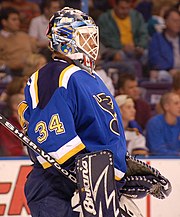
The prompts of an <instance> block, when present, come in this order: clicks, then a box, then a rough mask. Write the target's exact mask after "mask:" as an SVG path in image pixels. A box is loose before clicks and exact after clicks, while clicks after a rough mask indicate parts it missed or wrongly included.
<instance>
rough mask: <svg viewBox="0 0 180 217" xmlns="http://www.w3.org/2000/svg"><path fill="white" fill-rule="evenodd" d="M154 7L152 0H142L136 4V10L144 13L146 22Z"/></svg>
mask: <svg viewBox="0 0 180 217" xmlns="http://www.w3.org/2000/svg"><path fill="white" fill-rule="evenodd" d="M152 7H153V2H152V0H140V1H139V2H138V3H137V5H136V10H137V11H139V12H140V13H141V14H142V15H143V17H144V20H145V22H146V23H147V22H148V20H149V19H150V17H151V13H152Z"/></svg>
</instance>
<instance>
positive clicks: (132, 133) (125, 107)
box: [115, 95, 148, 155]
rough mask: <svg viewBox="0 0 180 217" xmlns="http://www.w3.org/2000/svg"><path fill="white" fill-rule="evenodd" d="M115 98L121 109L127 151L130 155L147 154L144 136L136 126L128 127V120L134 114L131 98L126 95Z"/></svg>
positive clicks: (133, 117) (131, 119) (131, 118)
mask: <svg viewBox="0 0 180 217" xmlns="http://www.w3.org/2000/svg"><path fill="white" fill-rule="evenodd" d="M115 100H116V102H117V104H118V106H119V109H120V111H121V115H122V122H123V127H124V130H125V137H126V144H127V150H128V152H129V153H130V154H131V155H148V149H147V147H146V140H145V137H144V136H143V135H142V134H141V133H139V131H138V129H137V128H132V127H130V122H131V121H134V120H135V114H136V109H135V107H134V101H133V99H132V98H131V97H129V96H128V95H118V96H116V97H115Z"/></svg>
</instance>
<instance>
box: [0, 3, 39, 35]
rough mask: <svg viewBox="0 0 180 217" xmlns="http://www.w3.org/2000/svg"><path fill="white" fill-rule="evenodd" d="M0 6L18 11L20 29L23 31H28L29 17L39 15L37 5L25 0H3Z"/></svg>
mask: <svg viewBox="0 0 180 217" xmlns="http://www.w3.org/2000/svg"><path fill="white" fill-rule="evenodd" d="M1 7H2V8H7V7H12V8H15V9H16V10H17V11H19V14H20V21H21V25H20V30H21V31H25V32H28V28H29V24H30V22H31V19H32V18H33V17H36V16H39V15H40V8H39V5H38V4H37V3H33V2H29V1H27V0H11V1H3V2H2V3H1Z"/></svg>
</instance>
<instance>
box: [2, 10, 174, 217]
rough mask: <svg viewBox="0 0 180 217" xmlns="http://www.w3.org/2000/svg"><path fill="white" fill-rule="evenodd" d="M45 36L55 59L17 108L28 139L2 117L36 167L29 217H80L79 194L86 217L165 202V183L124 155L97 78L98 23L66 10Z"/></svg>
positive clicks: (118, 216) (117, 118)
mask: <svg viewBox="0 0 180 217" xmlns="http://www.w3.org/2000/svg"><path fill="white" fill-rule="evenodd" d="M105 28H106V27H105ZM47 37H48V39H49V47H50V50H51V51H52V60H51V61H49V62H48V63H47V64H46V65H45V66H43V67H42V68H40V69H39V70H37V71H36V72H34V73H33V74H32V76H31V77H30V78H29V80H28V82H27V84H26V87H25V91H24V92H25V100H24V101H23V102H22V103H21V104H20V106H19V110H18V111H19V116H20V122H21V125H22V127H23V128H24V129H25V130H26V134H27V136H26V135H23V134H22V132H19V131H18V130H17V129H15V127H14V126H12V125H11V124H10V123H8V121H6V120H5V119H4V118H3V117H2V116H0V121H1V123H2V124H3V125H4V126H5V127H7V128H8V129H9V130H10V131H12V132H13V133H14V134H15V135H16V136H17V137H18V138H20V139H21V140H22V141H23V142H24V143H25V144H26V145H27V146H28V151H29V156H30V158H31V159H32V161H33V169H32V171H31V172H30V174H28V176H27V180H26V183H25V196H26V199H27V204H28V206H29V209H30V212H31V216H32V217H77V216H79V213H78V211H77V209H78V207H75V205H73V208H72V206H71V198H72V197H73V194H74V192H75V191H76V189H77V190H78V192H79V198H80V205H81V210H82V213H83V215H84V217H123V216H135V211H134V210H132V209H131V208H130V206H128V204H130V203H129V202H124V204H123V205H122V201H126V198H142V197H144V196H146V195H147V194H151V195H153V196H155V197H157V198H160V199H163V198H164V197H166V196H168V195H169V193H170V191H171V186H170V183H169V181H168V180H167V179H166V178H164V177H163V176H162V175H161V174H160V173H159V172H158V171H157V170H155V169H153V168H150V167H149V166H147V165H146V164H143V163H142V162H141V161H138V160H136V159H134V158H132V157H130V156H128V155H126V140H125V135H124V129H123V124H122V119H121V114H120V110H119V107H118V105H117V103H116V101H115V99H114V97H113V96H112V94H111V93H110V91H109V90H108V88H107V87H106V85H105V84H104V82H103V80H102V79H101V77H100V76H99V75H98V74H97V73H96V72H95V61H96V60H97V56H98V50H99V31H98V26H97V25H96V24H95V22H94V21H93V19H92V18H91V17H90V16H89V15H87V14H85V13H84V12H82V11H80V10H77V9H73V8H69V7H65V8H63V9H62V10H60V11H57V12H56V13H55V14H54V15H53V16H52V17H51V19H50V21H49V26H48V29H47ZM70 173H71V174H70ZM119 200H120V204H121V205H120V206H119ZM128 201H131V199H129V200H128ZM131 204H132V203H131ZM134 206H135V205H134ZM135 210H136V211H137V210H138V209H137V208H136V209H135ZM138 213H139V212H138ZM140 215H141V214H140V213H139V216H140ZM136 216H138V215H136Z"/></svg>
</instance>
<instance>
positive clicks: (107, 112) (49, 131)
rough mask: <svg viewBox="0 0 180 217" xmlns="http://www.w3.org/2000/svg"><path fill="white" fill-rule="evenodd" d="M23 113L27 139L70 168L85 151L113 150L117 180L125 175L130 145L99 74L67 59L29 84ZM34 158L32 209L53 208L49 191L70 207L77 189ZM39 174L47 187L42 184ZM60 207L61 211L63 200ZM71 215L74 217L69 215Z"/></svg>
mask: <svg viewBox="0 0 180 217" xmlns="http://www.w3.org/2000/svg"><path fill="white" fill-rule="evenodd" d="M19 113H20V116H21V123H22V125H23V124H25V122H26V123H27V122H28V131H27V133H28V136H29V137H30V138H31V139H32V140H33V141H34V142H35V143H36V144H38V145H39V146H40V147H41V148H42V149H44V150H45V151H46V152H48V153H49V154H50V155H51V156H53V157H54V158H55V159H57V161H58V162H59V163H60V164H62V166H64V167H65V168H68V166H69V163H72V162H73V160H74V158H75V156H76V155H77V154H78V153H80V152H82V151H84V150H85V151H88V152H93V151H97V150H104V149H109V150H111V151H112V152H113V154H114V163H115V176H116V180H120V179H121V178H122V177H123V176H124V173H125V172H126V162H125V154H126V142H125V137H124V130H123V126H122V121H121V115H120V112H119V108H118V106H117V104H116V102H115V100H114V98H113V96H112V95H111V93H110V92H109V90H108V89H107V87H106V86H105V85H104V83H103V82H102V80H101V79H100V77H99V76H98V75H97V74H96V72H95V71H94V72H93V73H92V74H90V73H88V72H86V71H84V70H82V69H81V68H79V67H77V66H75V65H73V64H72V65H71V64H69V63H67V62H66V61H64V60H58V59H55V60H52V61H51V62H49V63H48V64H47V65H45V66H44V67H43V68H41V69H40V70H39V71H36V72H35V73H34V74H33V75H32V76H31V78H30V79H29V81H28V83H27V85H26V88H25V101H24V102H22V103H21V105H20V107H19ZM30 155H31V157H32V158H33V161H34V162H35V164H34V169H33V172H32V173H31V174H30V175H29V178H28V181H27V183H26V196H27V200H28V204H29V206H31V205H32V206H34V204H36V202H37V201H40V200H42V203H41V204H46V205H47V204H48V205H49V203H48V202H47V199H46V202H45V201H43V198H44V197H45V196H44V195H47V192H48V191H49V195H50V197H49V199H50V198H51V194H52V195H53V197H54V194H57V197H58V198H62V199H64V198H65V199H66V200H67V201H68V202H67V203H69V201H70V198H71V196H72V194H73V192H74V190H75V186H73V184H72V183H71V182H70V181H69V180H67V179H66V178H65V177H63V176H62V175H61V174H59V173H58V172H56V171H55V169H54V168H52V167H51V165H50V164H49V163H47V162H46V161H45V160H44V159H43V158H42V157H41V156H37V155H36V154H34V153H31V154H30ZM43 168H44V169H43ZM38 174H39V175H40V176H41V180H42V176H44V182H45V183H42V181H41V183H38V176H39V175H38ZM37 183H38V184H37ZM52 183H53V184H52ZM48 185H49V186H50V187H48ZM40 188H44V195H43V193H42V192H43V191H42V190H41V191H40V190H39V189H40ZM49 188H51V189H49ZM55 204H56V206H55V207H54V209H55V210H56V209H58V210H59V208H57V204H58V199H57V201H56V203H55ZM60 204H61V203H59V206H61V205H60ZM61 209H63V208H62V207H61ZM58 210H56V211H58ZM64 210H65V209H64ZM47 216H48V215H47ZM66 216H73V215H72V214H69V215H68V212H67V215H66Z"/></svg>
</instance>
